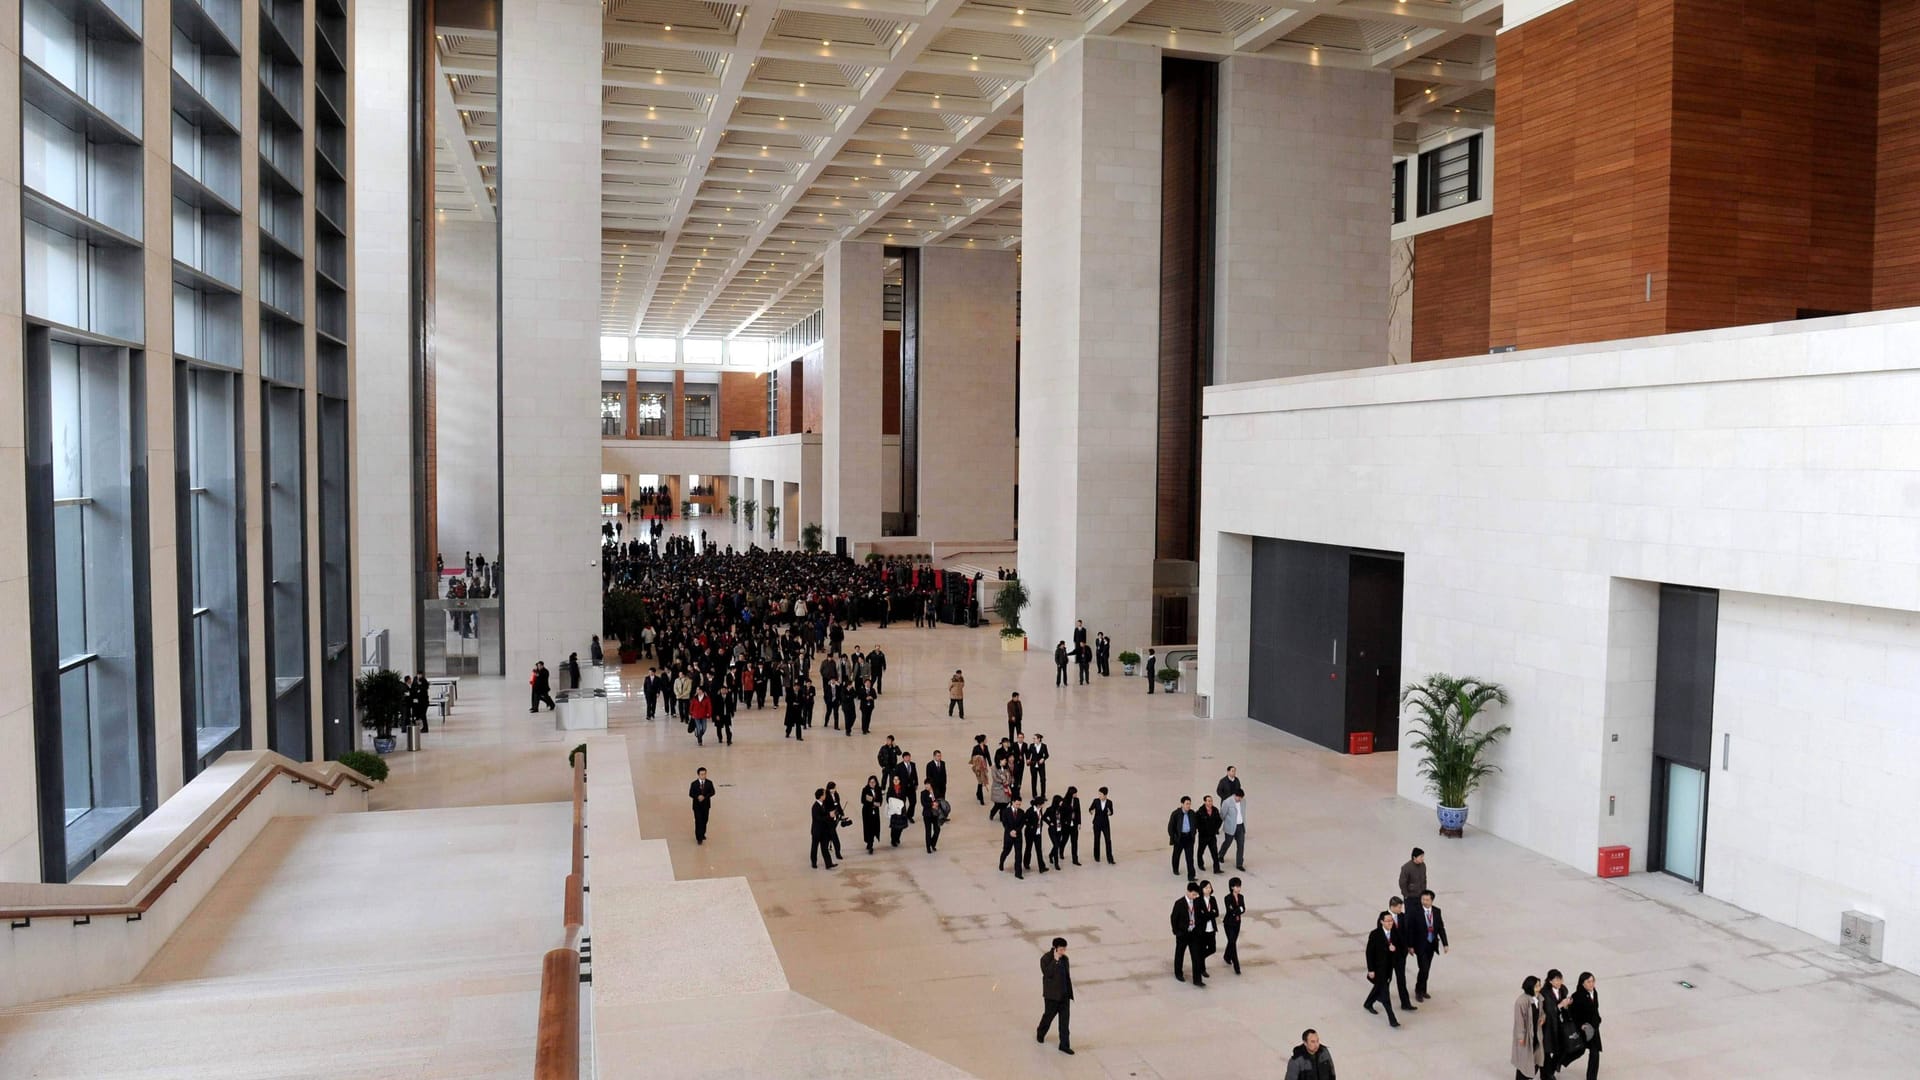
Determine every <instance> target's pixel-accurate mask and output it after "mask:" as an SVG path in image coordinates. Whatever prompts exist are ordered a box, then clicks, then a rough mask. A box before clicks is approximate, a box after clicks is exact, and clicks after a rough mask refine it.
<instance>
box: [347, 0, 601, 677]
mask: <svg viewBox="0 0 1920 1080" xmlns="http://www.w3.org/2000/svg"><path fill="white" fill-rule="evenodd" d="M600 20H601V10H600V5H599V4H597V3H592V2H590V0H506V2H505V5H504V8H503V10H502V13H501V30H500V43H501V58H500V79H501V94H500V102H501V115H500V124H501V133H500V154H501V189H500V193H501V194H500V197H501V219H500V220H501V245H502V246H501V255H502V258H501V319H502V325H503V328H504V335H505V336H504V344H503V349H504V353H503V357H502V368H503V373H502V374H503V377H502V389H501V396H502V413H503V415H502V424H501V428H502V430H501V438H502V442H503V456H504V459H505V460H504V467H503V475H502V477H501V486H502V489H503V499H502V501H503V506H502V515H503V519H504V525H505V529H504V531H505V550H503V551H502V552H501V558H502V559H503V560H504V562H503V563H502V565H503V568H504V598H505V601H506V602H505V604H504V607H505V610H506V637H507V660H506V665H507V674H508V677H509V678H512V677H515V676H516V675H518V674H519V673H520V672H524V671H527V670H528V669H530V668H531V667H532V666H533V662H534V660H535V659H544V660H546V661H547V665H548V666H549V667H552V666H553V665H554V664H556V663H557V662H559V661H560V660H564V659H565V658H566V656H567V654H568V653H569V652H578V651H584V650H585V649H586V644H587V641H588V638H589V637H590V636H591V635H592V634H593V633H594V632H595V631H597V630H598V629H599V626H600V576H599V573H598V569H597V568H598V566H599V557H600V552H599V543H598V537H597V536H595V535H594V534H593V533H592V532H591V531H588V530H584V529H579V528H577V527H574V528H570V527H568V523H569V522H577V521H578V520H579V515H580V511H581V508H582V507H589V506H595V505H598V503H599V499H600V413H599V407H600V312H599V300H600V201H599V199H598V198H596V197H594V186H593V185H594V184H595V183H596V181H595V180H594V178H595V177H597V176H598V175H599V174H600V63H601V30H600ZM362 392H363V393H364V390H363V391H362Z"/></svg>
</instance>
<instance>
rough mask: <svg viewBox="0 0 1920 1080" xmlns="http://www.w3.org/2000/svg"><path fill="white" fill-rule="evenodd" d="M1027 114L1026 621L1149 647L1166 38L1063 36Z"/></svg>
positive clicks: (1056, 634)
mask: <svg viewBox="0 0 1920 1080" xmlns="http://www.w3.org/2000/svg"><path fill="white" fill-rule="evenodd" d="M1025 117H1026V157H1025V160H1024V162H1023V168H1024V172H1025V182H1024V194H1023V198H1024V200H1025V210H1024V212H1023V213H1022V215H1021V217H1022V221H1023V224H1022V227H1021V228H1022V232H1021V250H1022V252H1023V261H1022V263H1021V297H1022V303H1021V309H1022V312H1023V316H1022V322H1021V341H1022V344H1021V349H1022V352H1023V354H1024V355H1025V357H1026V358H1027V359H1026V361H1025V362H1024V363H1022V364H1021V365H1020V416H1021V422H1020V576H1021V578H1022V580H1023V581H1025V583H1026V585H1027V588H1028V590H1029V591H1030V592H1031V593H1032V595H1033V605H1032V607H1031V609H1030V610H1029V612H1028V615H1027V618H1026V622H1027V624H1028V625H1029V626H1030V627H1031V629H1032V632H1033V634H1034V636H1035V637H1036V638H1037V639H1039V640H1043V641H1051V640H1054V639H1057V638H1064V637H1066V636H1067V634H1068V631H1069V630H1071V629H1072V627H1073V620H1074V619H1075V618H1081V619H1085V620H1086V623H1087V626H1088V628H1089V629H1093V630H1097V631H1105V632H1106V633H1107V634H1108V635H1109V636H1110V637H1112V638H1113V640H1114V643H1115V645H1116V650H1115V651H1116V652H1117V651H1119V650H1120V649H1130V648H1131V649H1139V648H1141V647H1142V646H1144V645H1145V644H1146V643H1147V640H1148V635H1149V633H1150V627H1149V624H1150V622H1151V619H1152V614H1153V557H1154V551H1153V543H1154V533H1153V523H1154V502H1153V491H1154V461H1155V444H1156V434H1155V433H1156V415H1157V413H1156V409H1157V400H1158V398H1157V394H1158V378H1159V352H1158V332H1159V314H1158V312H1159V286H1160V268H1159V238H1160V150H1159V147H1160V50H1158V49H1157V48H1154V47H1152V46H1148V45H1136V44H1130V43H1125V42H1120V41H1115V40H1113V39H1111V38H1086V39H1082V40H1080V41H1077V42H1074V43H1072V44H1071V45H1066V46H1062V47H1061V48H1060V50H1059V52H1058V54H1057V59H1056V60H1055V61H1054V63H1053V64H1052V65H1051V66H1049V67H1048V68H1047V69H1046V70H1044V71H1042V72H1040V73H1039V74H1038V75H1036V76H1034V78H1033V81H1032V82H1030V83H1028V84H1027V92H1026V105H1025ZM828 281H829V282H831V281H832V277H831V276H829V278H828ZM828 288H829V290H831V288H832V285H831V284H829V285H828ZM829 297H831V292H829ZM829 310H831V309H829ZM829 318H831V316H829ZM829 471H831V462H829ZM829 482H831V481H829Z"/></svg>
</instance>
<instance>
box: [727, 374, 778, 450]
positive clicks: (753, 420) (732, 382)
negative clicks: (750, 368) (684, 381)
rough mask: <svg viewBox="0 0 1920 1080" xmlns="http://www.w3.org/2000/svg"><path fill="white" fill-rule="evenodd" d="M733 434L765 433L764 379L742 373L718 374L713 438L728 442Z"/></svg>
mask: <svg viewBox="0 0 1920 1080" xmlns="http://www.w3.org/2000/svg"><path fill="white" fill-rule="evenodd" d="M736 431H757V432H759V433H760V434H762V435H764V434H766V433H767V377H766V375H764V374H760V375H749V374H747V373H746V372H744V371H723V372H721V373H720V422H719V424H718V425H717V426H716V427H715V429H714V436H715V437H716V438H721V439H726V438H731V437H732V435H733V433H734V432H736Z"/></svg>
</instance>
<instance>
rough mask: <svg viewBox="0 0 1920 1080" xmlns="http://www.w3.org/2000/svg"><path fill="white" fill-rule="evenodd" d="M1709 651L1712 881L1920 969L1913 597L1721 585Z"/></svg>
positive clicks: (1710, 885)
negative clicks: (1854, 601)
mask: <svg viewBox="0 0 1920 1080" xmlns="http://www.w3.org/2000/svg"><path fill="white" fill-rule="evenodd" d="M1718 653H1719V655H1718V663H1717V664H1716V665H1715V672H1714V688H1713V693H1714V701H1713V728H1714V739H1713V751H1712V753H1713V760H1712V764H1711V768H1710V769H1709V772H1708V777H1707V793H1708V798H1707V858H1706V869H1705V871H1704V874H1705V888H1706V891H1707V893H1708V894H1709V895H1712V896H1717V897H1720V898H1721V899H1724V900H1726V901H1728V902H1730V903H1733V904H1737V905H1739V906H1740V907H1743V908H1746V909H1747V910H1749V911H1754V912H1758V913H1759V914H1761V915H1765V916H1766V917H1767V918H1770V919H1775V920H1778V921H1780V922H1783V923H1786V924H1787V925H1789V926H1795V927H1798V928H1800V929H1802V930H1805V931H1807V932H1808V933H1810V934H1815V935H1817V936H1819V937H1823V938H1826V939H1827V940H1829V941H1833V940H1836V939H1837V937H1838V935H1839V932H1840V913H1841V912H1843V911H1848V910H1853V909H1858V910H1861V911H1865V912H1867V913H1868V914H1870V915H1877V916H1879V917H1881V918H1883V919H1885V920H1886V924H1887V925H1886V934H1885V936H1884V938H1883V940H1882V945H1883V949H1884V952H1883V954H1882V955H1883V958H1884V959H1885V960H1886V962H1888V963H1890V964H1897V965H1899V966H1901V967H1904V968H1907V969H1909V970H1920V892H1916V891H1915V886H1916V884H1920V842H1916V841H1915V840H1914V838H1913V830H1912V828H1911V822H1910V821H1908V820H1906V819H1907V818H1908V816H1909V815H1907V814H1905V813H1903V812H1902V810H1901V808H1903V807H1907V806H1911V805H1912V803H1913V792H1914V787H1915V782H1916V780H1920V722H1916V721H1915V717H1914V701H1915V699H1916V698H1920V613H1915V612H1912V611H1888V610H1885V609H1880V608H1866V607H1853V606H1848V605H1843V604H1827V603H1821V602H1818V601H1811V600H1796V599H1787V598H1783V597H1767V596H1756V595H1753V594H1751V593H1740V592H1722V593H1721V594H1720V621H1719V648H1718Z"/></svg>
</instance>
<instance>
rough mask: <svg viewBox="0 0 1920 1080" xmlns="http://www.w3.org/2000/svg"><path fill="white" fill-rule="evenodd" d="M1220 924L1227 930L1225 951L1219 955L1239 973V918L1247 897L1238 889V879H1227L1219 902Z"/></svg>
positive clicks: (1242, 914) (1242, 916)
mask: <svg viewBox="0 0 1920 1080" xmlns="http://www.w3.org/2000/svg"><path fill="white" fill-rule="evenodd" d="M1220 903H1221V912H1222V913H1221V916H1220V925H1221V926H1223V927H1225V928H1226V931H1227V952H1226V955H1225V956H1223V957H1221V959H1222V960H1225V961H1226V962H1227V963H1229V964H1232V965H1233V973H1234V974H1235V975H1238V974H1240V920H1241V919H1243V918H1245V917H1246V914H1247V897H1246V894H1245V893H1242V892H1241V891H1240V879H1239V878H1229V879H1228V880H1227V895H1226V898H1225V899H1223V900H1222V901H1221V902H1220Z"/></svg>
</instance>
